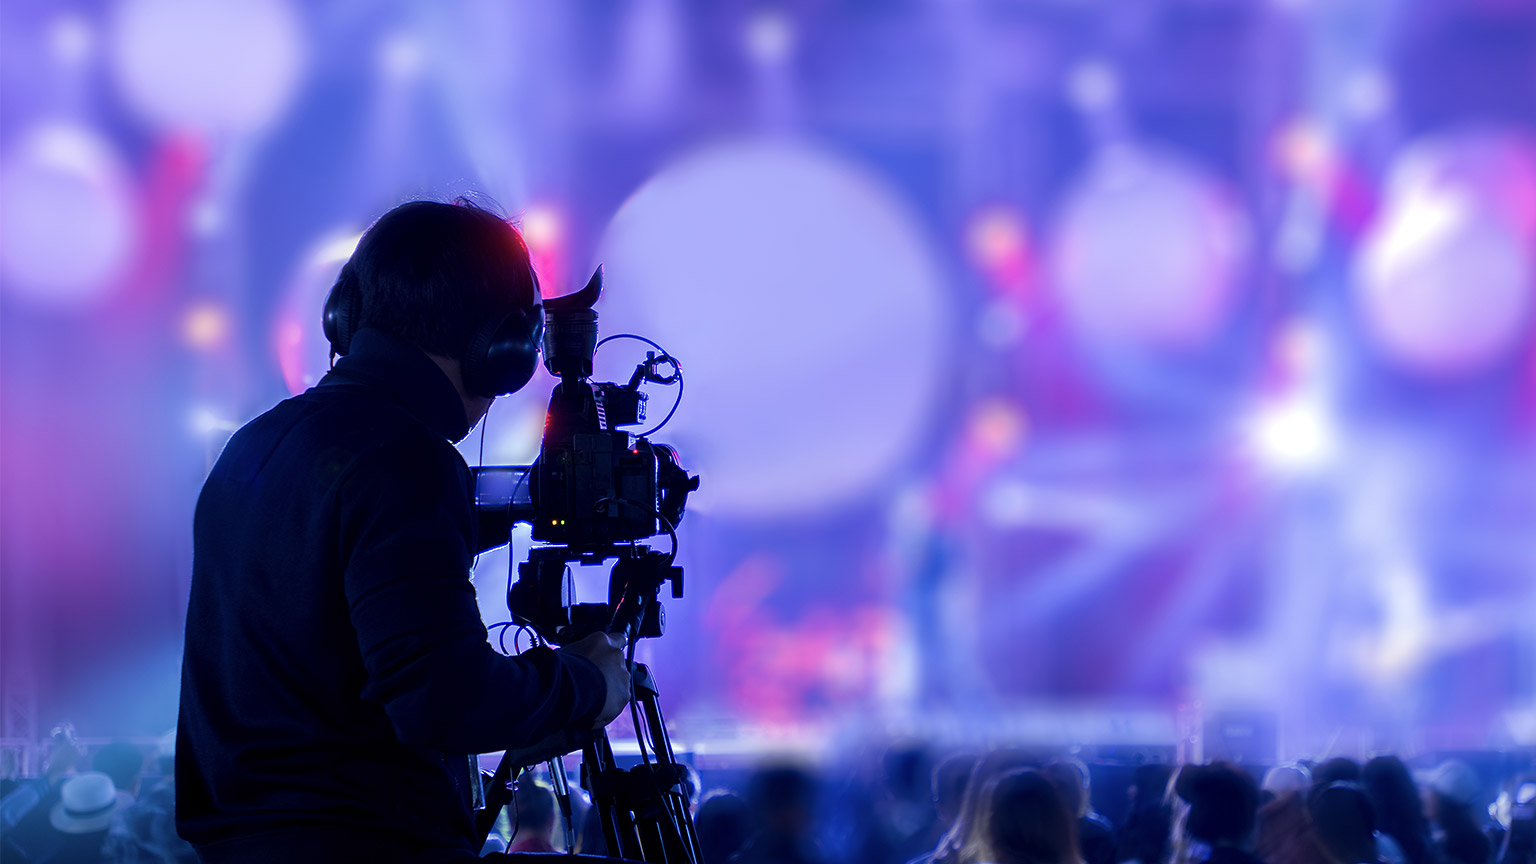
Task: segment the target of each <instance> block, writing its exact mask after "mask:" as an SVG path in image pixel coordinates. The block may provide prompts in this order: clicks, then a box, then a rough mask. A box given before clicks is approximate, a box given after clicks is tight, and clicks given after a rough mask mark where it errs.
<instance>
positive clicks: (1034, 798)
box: [970, 769, 1080, 864]
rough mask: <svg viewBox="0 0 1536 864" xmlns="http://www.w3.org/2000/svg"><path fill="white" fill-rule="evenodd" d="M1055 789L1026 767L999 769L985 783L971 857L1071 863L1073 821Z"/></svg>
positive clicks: (1008, 862) (1005, 862)
mask: <svg viewBox="0 0 1536 864" xmlns="http://www.w3.org/2000/svg"><path fill="white" fill-rule="evenodd" d="M1056 788H1057V787H1056V785H1055V784H1053V783H1052V782H1051V781H1050V780H1049V779H1047V778H1046V777H1045V775H1044V774H1041V773H1040V772H1038V771H1034V770H1031V769H1024V770H1018V771H1011V772H1008V773H1005V774H1003V775H1002V776H1001V777H998V778H996V779H995V780H993V781H992V782H991V783H990V784H988V791H987V794H986V795H985V802H986V804H985V806H984V808H983V812H982V814H981V819H980V822H979V824H978V826H977V827H978V829H979V832H978V833H979V836H978V837H976V838H975V841H976V842H975V843H973V844H972V848H973V851H974V853H975V854H974V855H972V856H970V857H971V858H972V860H987V861H993V862H997V864H1077V862H1078V861H1079V860H1080V859H1079V857H1078V849H1077V820H1076V819H1075V818H1074V817H1073V816H1072V814H1071V813H1069V812H1068V811H1067V807H1066V804H1065V803H1064V802H1063V801H1062V800H1061V796H1060V795H1059V794H1058V793H1057V791H1056Z"/></svg>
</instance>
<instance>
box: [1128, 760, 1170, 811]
mask: <svg viewBox="0 0 1536 864" xmlns="http://www.w3.org/2000/svg"><path fill="white" fill-rule="evenodd" d="M1172 779H1173V766H1171V765H1164V764H1161V763H1152V764H1148V765H1137V766H1136V770H1135V772H1133V773H1132V774H1131V788H1130V795H1131V807H1132V809H1143V808H1148V807H1151V808H1157V807H1161V806H1163V804H1164V803H1166V801H1167V799H1168V784H1169V783H1170V782H1171V781H1172Z"/></svg>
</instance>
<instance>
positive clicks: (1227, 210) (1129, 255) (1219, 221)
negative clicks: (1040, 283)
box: [1049, 146, 1251, 348]
mask: <svg viewBox="0 0 1536 864" xmlns="http://www.w3.org/2000/svg"><path fill="white" fill-rule="evenodd" d="M1250 247H1251V236H1250V227H1249V224H1248V221H1247V219H1246V217H1245V216H1244V215H1243V213H1242V211H1241V210H1240V209H1239V208H1238V207H1237V205H1236V203H1235V202H1234V201H1233V200H1232V199H1231V197H1230V196H1229V195H1228V194H1226V193H1225V192H1224V191H1223V189H1222V187H1221V186H1220V184H1218V183H1217V182H1216V181H1215V180H1214V179H1213V178H1212V177H1210V176H1208V175H1207V174H1206V173H1205V172H1203V171H1201V170H1199V169H1197V168H1196V167H1194V166H1193V165H1190V164H1188V163H1186V162H1184V161H1182V160H1179V159H1175V158H1173V157H1170V156H1167V155H1165V154H1161V153H1158V152H1157V151H1154V150H1150V149H1143V148H1133V147H1129V146H1126V147H1115V148H1111V149H1109V150H1106V151H1105V152H1104V153H1102V154H1100V155H1099V156H1098V157H1097V158H1096V159H1095V160H1094V161H1093V163H1092V164H1091V165H1090V166H1089V169H1088V171H1087V172H1086V173H1085V174H1084V175H1083V177H1082V178H1081V179H1080V180H1079V182H1078V183H1077V185H1076V186H1075V187H1074V188H1073V190H1072V191H1071V192H1070V193H1069V195H1068V197H1067V199H1066V203H1065V205H1064V206H1063V208H1062V211H1061V213H1060V215H1059V217H1058V220H1057V222H1056V225H1055V230H1054V232H1053V234H1052V239H1051V245H1050V249H1049V255H1050V259H1049V268H1050V270H1049V272H1050V277H1051V282H1052V285H1053V287H1054V289H1055V291H1056V293H1057V295H1058V297H1059V298H1060V301H1061V303H1062V306H1063V308H1064V309H1065V311H1066V314H1067V316H1068V318H1069V319H1070V320H1071V321H1072V324H1073V326H1074V328H1075V329H1076V330H1077V331H1078V332H1079V333H1081V334H1083V335H1085V336H1086V337H1088V338H1089V339H1090V340H1093V341H1096V342H1101V343H1105V344H1107V345H1110V346H1114V347H1129V348H1189V347H1198V346H1199V345H1200V344H1202V343H1204V342H1205V341H1206V340H1208V339H1210V338H1211V337H1212V336H1213V335H1214V333H1215V331H1216V330H1217V329H1218V328H1219V327H1220V326H1221V325H1222V323H1223V322H1224V321H1225V320H1226V317H1227V315H1228V313H1229V312H1230V308H1231V305H1232V302H1233V299H1234V294H1235V292H1236V288H1237V285H1238V281H1239V279H1240V277H1241V274H1242V272H1243V270H1244V268H1245V267H1246V266H1247V262H1248V256H1249V252H1250Z"/></svg>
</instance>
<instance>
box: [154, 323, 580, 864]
mask: <svg viewBox="0 0 1536 864" xmlns="http://www.w3.org/2000/svg"><path fill="white" fill-rule="evenodd" d="M351 348H352V350H351V353H349V354H348V355H347V356H346V357H343V358H341V360H340V361H339V362H338V363H337V364H336V367H335V368H334V369H333V370H332V371H331V372H330V373H329V374H327V375H326V376H325V378H324V379H323V380H322V381H321V382H320V383H319V385H317V386H316V387H314V388H312V389H310V390H309V391H308V392H306V393H304V394H302V395H300V396H297V397H294V398H292V399H288V400H286V401H284V402H282V403H281V404H279V405H278V406H277V407H275V408H273V409H272V410H271V411H268V412H267V413H266V414H263V415H262V416H260V417H258V418H256V419H255V420H253V421H251V422H250V423H249V424H247V425H246V426H245V427H244V428H243V429H241V430H240V431H239V432H237V433H235V435H234V437H232V438H231V439H230V441H229V444H228V445H227V446H226V447H225V448H224V452H223V454H222V455H221V456H220V457H219V461H218V463H217V464H216V465H215V466H214V468H213V472H212V474H211V475H210V476H209V478H208V481H207V483H206V484H205V485H204V487H203V492H202V496H201V497H200V498H199V500H198V505H197V514H196V517H195V520H194V528H193V541H194V547H193V565H192V596H191V602H190V606H189V608H188V611H187V637H186V654H185V659H184V661H183V664H182V690H181V713H180V720H179V724H178V727H177V744H176V754H177V760H176V787H177V793H178V798H179V800H178V801H177V812H176V824H177V829H178V831H179V832H180V833H181V834H182V836H184V837H186V838H187V839H188V840H190V841H192V842H193V843H194V844H196V845H197V846H198V847H199V852H200V853H201V854H202V855H203V856H204V857H205V859H208V860H215V861H217V860H225V861H238V860H261V859H267V860H282V861H283V862H284V864H294V862H297V861H303V860H321V859H323V858H325V857H327V856H329V857H330V858H331V859H332V860H344V858H336V857H335V855H336V854H337V852H338V851H339V850H342V849H345V850H348V851H349V852H351V853H357V852H359V851H360V850H362V849H366V850H367V851H368V852H369V854H370V855H378V854H384V855H385V857H386V859H394V860H420V861H432V860H449V859H452V858H455V857H460V856H463V855H464V854H466V853H467V854H469V855H474V854H475V853H476V852H478V850H479V848H480V843H479V842H476V841H475V840H473V839H472V838H471V834H472V833H473V831H472V828H471V826H472V819H471V816H470V810H469V804H468V797H467V796H468V781H469V768H468V762H467V759H466V754H470V753H484V752H491V751H496V750H502V749H505V748H509V747H519V746H526V745H529V744H532V743H533V742H535V741H537V740H538V739H540V738H542V737H543V736H545V735H547V734H550V733H553V732H555V731H557V730H560V729H562V728H564V727H567V726H571V725H582V726H585V725H590V723H591V722H592V721H593V719H595V718H596V716H597V714H598V712H599V711H600V710H601V707H602V703H603V695H604V683H603V679H602V676H601V673H600V672H599V671H598V670H597V667H596V666H594V665H593V664H592V663H590V662H588V661H586V660H584V659H581V658H578V657H572V656H567V655H563V654H559V655H557V654H556V653H554V652H552V651H550V650H549V649H546V648H536V649H533V650H531V651H528V652H525V653H524V654H522V655H521V656H519V657H516V658H508V657H503V656H501V655H500V654H498V653H496V652H495V651H493V650H491V646H490V644H489V642H488V641H487V638H486V630H485V627H484V625H483V624H482V623H481V621H480V612H479V609H478V607H477V605H476V601H475V592H474V586H473V584H472V583H471V582H470V578H469V571H470V566H471V562H472V560H473V554H474V553H475V552H476V551H477V550H479V549H480V548H481V547H482V546H489V545H493V544H494V543H496V542H505V541H506V536H505V532H503V534H502V536H500V537H496V538H486V539H485V542H483V543H481V542H477V540H479V539H480V538H477V536H476V534H477V531H476V526H475V521H474V511H473V508H472V506H471V497H470V496H471V484H472V475H471V473H470V471H469V469H468V467H467V466H466V465H465V464H464V460H463V459H462V458H461V457H460V456H459V453H458V451H457V450H455V449H454V448H453V446H452V445H451V444H450V443H449V442H450V441H457V440H459V439H462V438H463V437H464V436H465V434H467V432H468V425H469V424H468V421H467V418H466V417H465V414H464V408H463V403H462V401H461V400H460V398H459V396H458V393H457V391H455V390H454V388H453V385H452V383H451V382H450V381H449V380H448V378H447V377H446V376H445V375H444V374H443V373H442V371H441V370H440V369H439V368H438V367H437V366H436V364H434V363H433V362H432V361H431V359H430V358H428V357H427V356H426V355H425V354H424V353H422V352H421V351H420V350H418V349H416V348H414V347H412V346H410V345H408V344H406V343H404V342H401V341H400V340H398V339H396V338H394V337H392V336H389V335H387V334H385V333H382V332H380V331H377V330H367V329H365V330H362V331H360V332H358V333H357V335H356V336H355V337H354V338H353V340H352V345H351ZM374 860H377V858H374Z"/></svg>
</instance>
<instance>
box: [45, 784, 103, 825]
mask: <svg viewBox="0 0 1536 864" xmlns="http://www.w3.org/2000/svg"><path fill="white" fill-rule="evenodd" d="M116 810H117V789H116V788H115V787H113V785H112V778H111V777H108V776H107V775H105V774H103V773H101V772H100V771H87V772H85V773H83V774H77V775H75V776H74V777H71V778H69V779H68V780H66V781H64V788H63V789H61V790H60V791H59V803H57V804H55V805H53V812H51V813H49V814H48V822H49V824H51V825H53V827H55V828H57V829H58V830H60V831H62V832H64V833H65V834H89V833H91V832H92V831H103V830H106V828H107V826H108V825H111V824H112V813H113V812H114V811H116Z"/></svg>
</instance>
